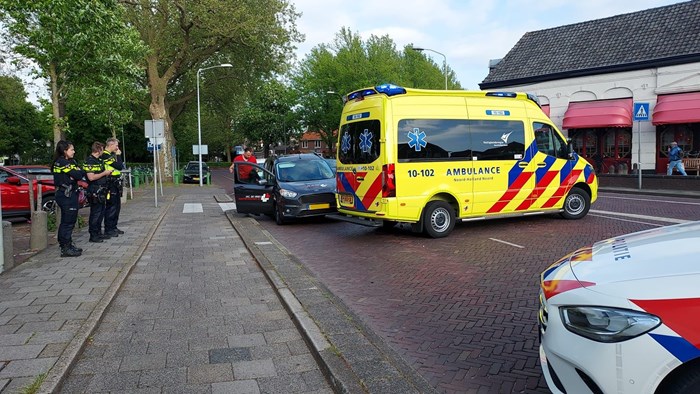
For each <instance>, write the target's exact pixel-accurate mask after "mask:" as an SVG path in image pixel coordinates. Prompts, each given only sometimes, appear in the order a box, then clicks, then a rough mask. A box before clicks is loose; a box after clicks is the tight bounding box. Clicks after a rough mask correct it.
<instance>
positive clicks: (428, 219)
mask: <svg viewBox="0 0 700 394" xmlns="http://www.w3.org/2000/svg"><path fill="white" fill-rule="evenodd" d="M454 227H455V212H454V210H453V209H452V207H451V206H450V204H448V203H446V202H444V201H431V202H429V203H428V205H426V206H425V209H424V210H423V231H425V234H427V235H428V236H430V237H432V238H442V237H446V236H448V235H449V234H450V233H451V232H452V229H453V228H454Z"/></svg>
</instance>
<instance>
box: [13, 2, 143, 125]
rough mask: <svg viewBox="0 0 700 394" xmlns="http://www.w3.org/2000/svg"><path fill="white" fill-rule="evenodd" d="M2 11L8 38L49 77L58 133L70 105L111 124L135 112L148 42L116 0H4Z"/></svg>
mask: <svg viewBox="0 0 700 394" xmlns="http://www.w3.org/2000/svg"><path fill="white" fill-rule="evenodd" d="M0 11H1V13H0V21H2V22H3V23H4V24H5V26H6V27H7V30H8V31H9V36H8V37H7V38H6V40H7V41H8V44H9V45H10V46H11V47H12V48H13V50H14V51H15V52H16V53H17V54H19V55H21V56H23V57H25V58H27V59H31V60H33V61H35V62H36V63H37V64H38V65H39V68H40V73H41V76H43V77H46V78H47V79H48V80H49V83H50V86H49V88H50V89H49V90H50V92H51V95H52V106H53V116H54V121H55V123H56V127H55V129H54V130H55V133H56V132H58V133H59V134H61V133H62V131H63V130H62V129H63V128H64V127H65V126H66V119H65V114H66V113H65V110H66V107H67V106H73V107H75V108H79V109H80V111H82V112H83V113H86V114H88V115H89V116H90V117H92V118H93V119H95V120H96V121H98V122H100V123H101V124H103V125H105V126H107V127H110V128H113V127H115V126H116V125H122V124H124V123H125V122H127V121H128V120H129V119H130V118H131V108H130V107H131V104H132V103H133V101H134V99H135V98H137V97H139V96H140V95H141V93H140V92H139V89H138V88H137V84H136V78H137V77H138V76H139V75H140V74H141V73H142V70H141V68H140V67H139V66H138V64H137V62H136V60H135V59H139V58H141V57H142V56H143V54H144V53H145V48H144V47H143V46H142V45H141V43H140V42H139V40H138V36H137V34H136V32H135V31H134V30H132V29H131V28H130V27H129V26H128V25H127V24H125V22H124V20H123V19H122V11H123V9H122V7H121V5H119V4H118V2H117V0H32V1H25V0H0ZM60 137H62V135H55V136H54V139H57V138H60Z"/></svg>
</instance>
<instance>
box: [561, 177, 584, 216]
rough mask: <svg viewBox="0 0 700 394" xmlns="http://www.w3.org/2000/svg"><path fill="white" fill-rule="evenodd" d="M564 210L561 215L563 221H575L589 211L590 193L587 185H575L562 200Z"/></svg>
mask: <svg viewBox="0 0 700 394" xmlns="http://www.w3.org/2000/svg"><path fill="white" fill-rule="evenodd" d="M562 209H563V210H564V211H563V212H562V213H561V216H563V217H564V218H565V219H570V220H575V219H581V218H582V217H584V216H586V214H587V213H588V210H589V209H591V191H590V189H589V188H588V185H585V184H584V185H576V186H574V187H573V188H571V190H569V193H568V194H567V195H566V198H565V199H564V206H563V207H562Z"/></svg>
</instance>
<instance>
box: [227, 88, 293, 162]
mask: <svg viewBox="0 0 700 394" xmlns="http://www.w3.org/2000/svg"><path fill="white" fill-rule="evenodd" d="M296 97H297V96H296V94H295V92H294V91H293V90H292V89H291V88H289V87H288V86H286V85H285V84H284V83H282V82H280V81H278V80H275V79H272V80H270V81H268V82H267V83H265V84H264V85H263V86H262V87H260V89H258V90H257V91H256V93H255V94H254V95H252V97H251V98H250V100H249V102H248V103H247V105H246V106H245V107H244V108H242V109H241V111H240V113H239V114H238V116H237V119H236V123H235V125H234V127H235V128H236V130H238V131H240V132H241V133H242V134H243V135H245V136H246V139H247V140H248V141H255V142H257V141H260V142H261V143H262V148H263V151H264V154H265V157H267V156H268V154H269V150H270V149H271V148H273V147H274V146H276V145H277V144H278V143H283V144H286V143H287V142H288V141H289V140H290V137H294V136H297V135H298V134H299V120H298V116H297V114H296V112H295V108H296V107H297V105H296V104H297V101H296Z"/></svg>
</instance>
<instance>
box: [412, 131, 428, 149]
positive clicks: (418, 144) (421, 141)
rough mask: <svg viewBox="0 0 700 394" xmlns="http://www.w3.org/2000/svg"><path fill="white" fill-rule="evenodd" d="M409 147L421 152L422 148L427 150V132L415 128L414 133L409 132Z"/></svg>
mask: <svg viewBox="0 0 700 394" xmlns="http://www.w3.org/2000/svg"><path fill="white" fill-rule="evenodd" d="M408 139H409V141H408V146H409V147H410V148H413V149H415V150H416V152H420V150H421V148H425V147H426V146H427V145H428V143H427V142H425V132H424V131H420V129H419V128H417V127H416V128H414V129H413V131H409V132H408Z"/></svg>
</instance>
